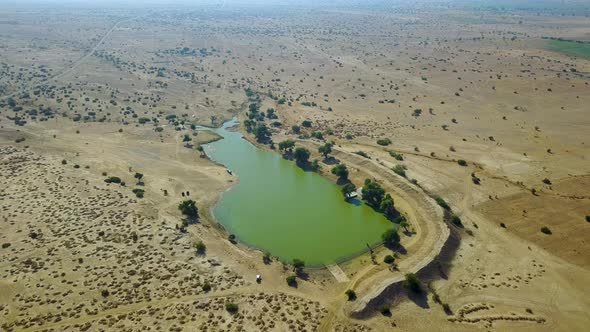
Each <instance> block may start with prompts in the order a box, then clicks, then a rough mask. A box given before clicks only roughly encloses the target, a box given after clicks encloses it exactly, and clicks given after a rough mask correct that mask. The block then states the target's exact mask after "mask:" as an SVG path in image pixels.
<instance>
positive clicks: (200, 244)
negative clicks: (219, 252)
mask: <svg viewBox="0 0 590 332" xmlns="http://www.w3.org/2000/svg"><path fill="white" fill-rule="evenodd" d="M195 249H197V254H200V255H201V254H204V253H205V251H206V250H207V246H205V244H204V243H203V241H199V242H197V243H195Z"/></svg>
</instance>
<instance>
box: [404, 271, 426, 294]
mask: <svg viewBox="0 0 590 332" xmlns="http://www.w3.org/2000/svg"><path fill="white" fill-rule="evenodd" d="M403 285H404V287H405V288H406V289H407V290H410V291H412V292H414V293H420V292H421V291H422V287H421V286H420V279H418V277H417V276H416V275H415V274H414V273H408V274H406V280H404V282H403Z"/></svg>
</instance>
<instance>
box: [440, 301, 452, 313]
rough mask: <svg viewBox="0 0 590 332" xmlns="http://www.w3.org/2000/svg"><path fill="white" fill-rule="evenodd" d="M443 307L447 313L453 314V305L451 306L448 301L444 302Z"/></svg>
mask: <svg viewBox="0 0 590 332" xmlns="http://www.w3.org/2000/svg"><path fill="white" fill-rule="evenodd" d="M442 307H443V310H444V311H445V313H447V314H451V313H452V311H451V307H450V306H449V304H448V303H443V305H442Z"/></svg>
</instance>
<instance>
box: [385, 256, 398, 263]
mask: <svg viewBox="0 0 590 332" xmlns="http://www.w3.org/2000/svg"><path fill="white" fill-rule="evenodd" d="M383 262H384V263H386V264H393V262H395V257H393V256H392V255H387V256H385V258H383Z"/></svg>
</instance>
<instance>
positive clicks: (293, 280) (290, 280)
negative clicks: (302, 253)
mask: <svg viewBox="0 0 590 332" xmlns="http://www.w3.org/2000/svg"><path fill="white" fill-rule="evenodd" d="M286 280H287V285H289V286H291V287H296V286H297V277H296V276H288V277H287V278H286Z"/></svg>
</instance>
